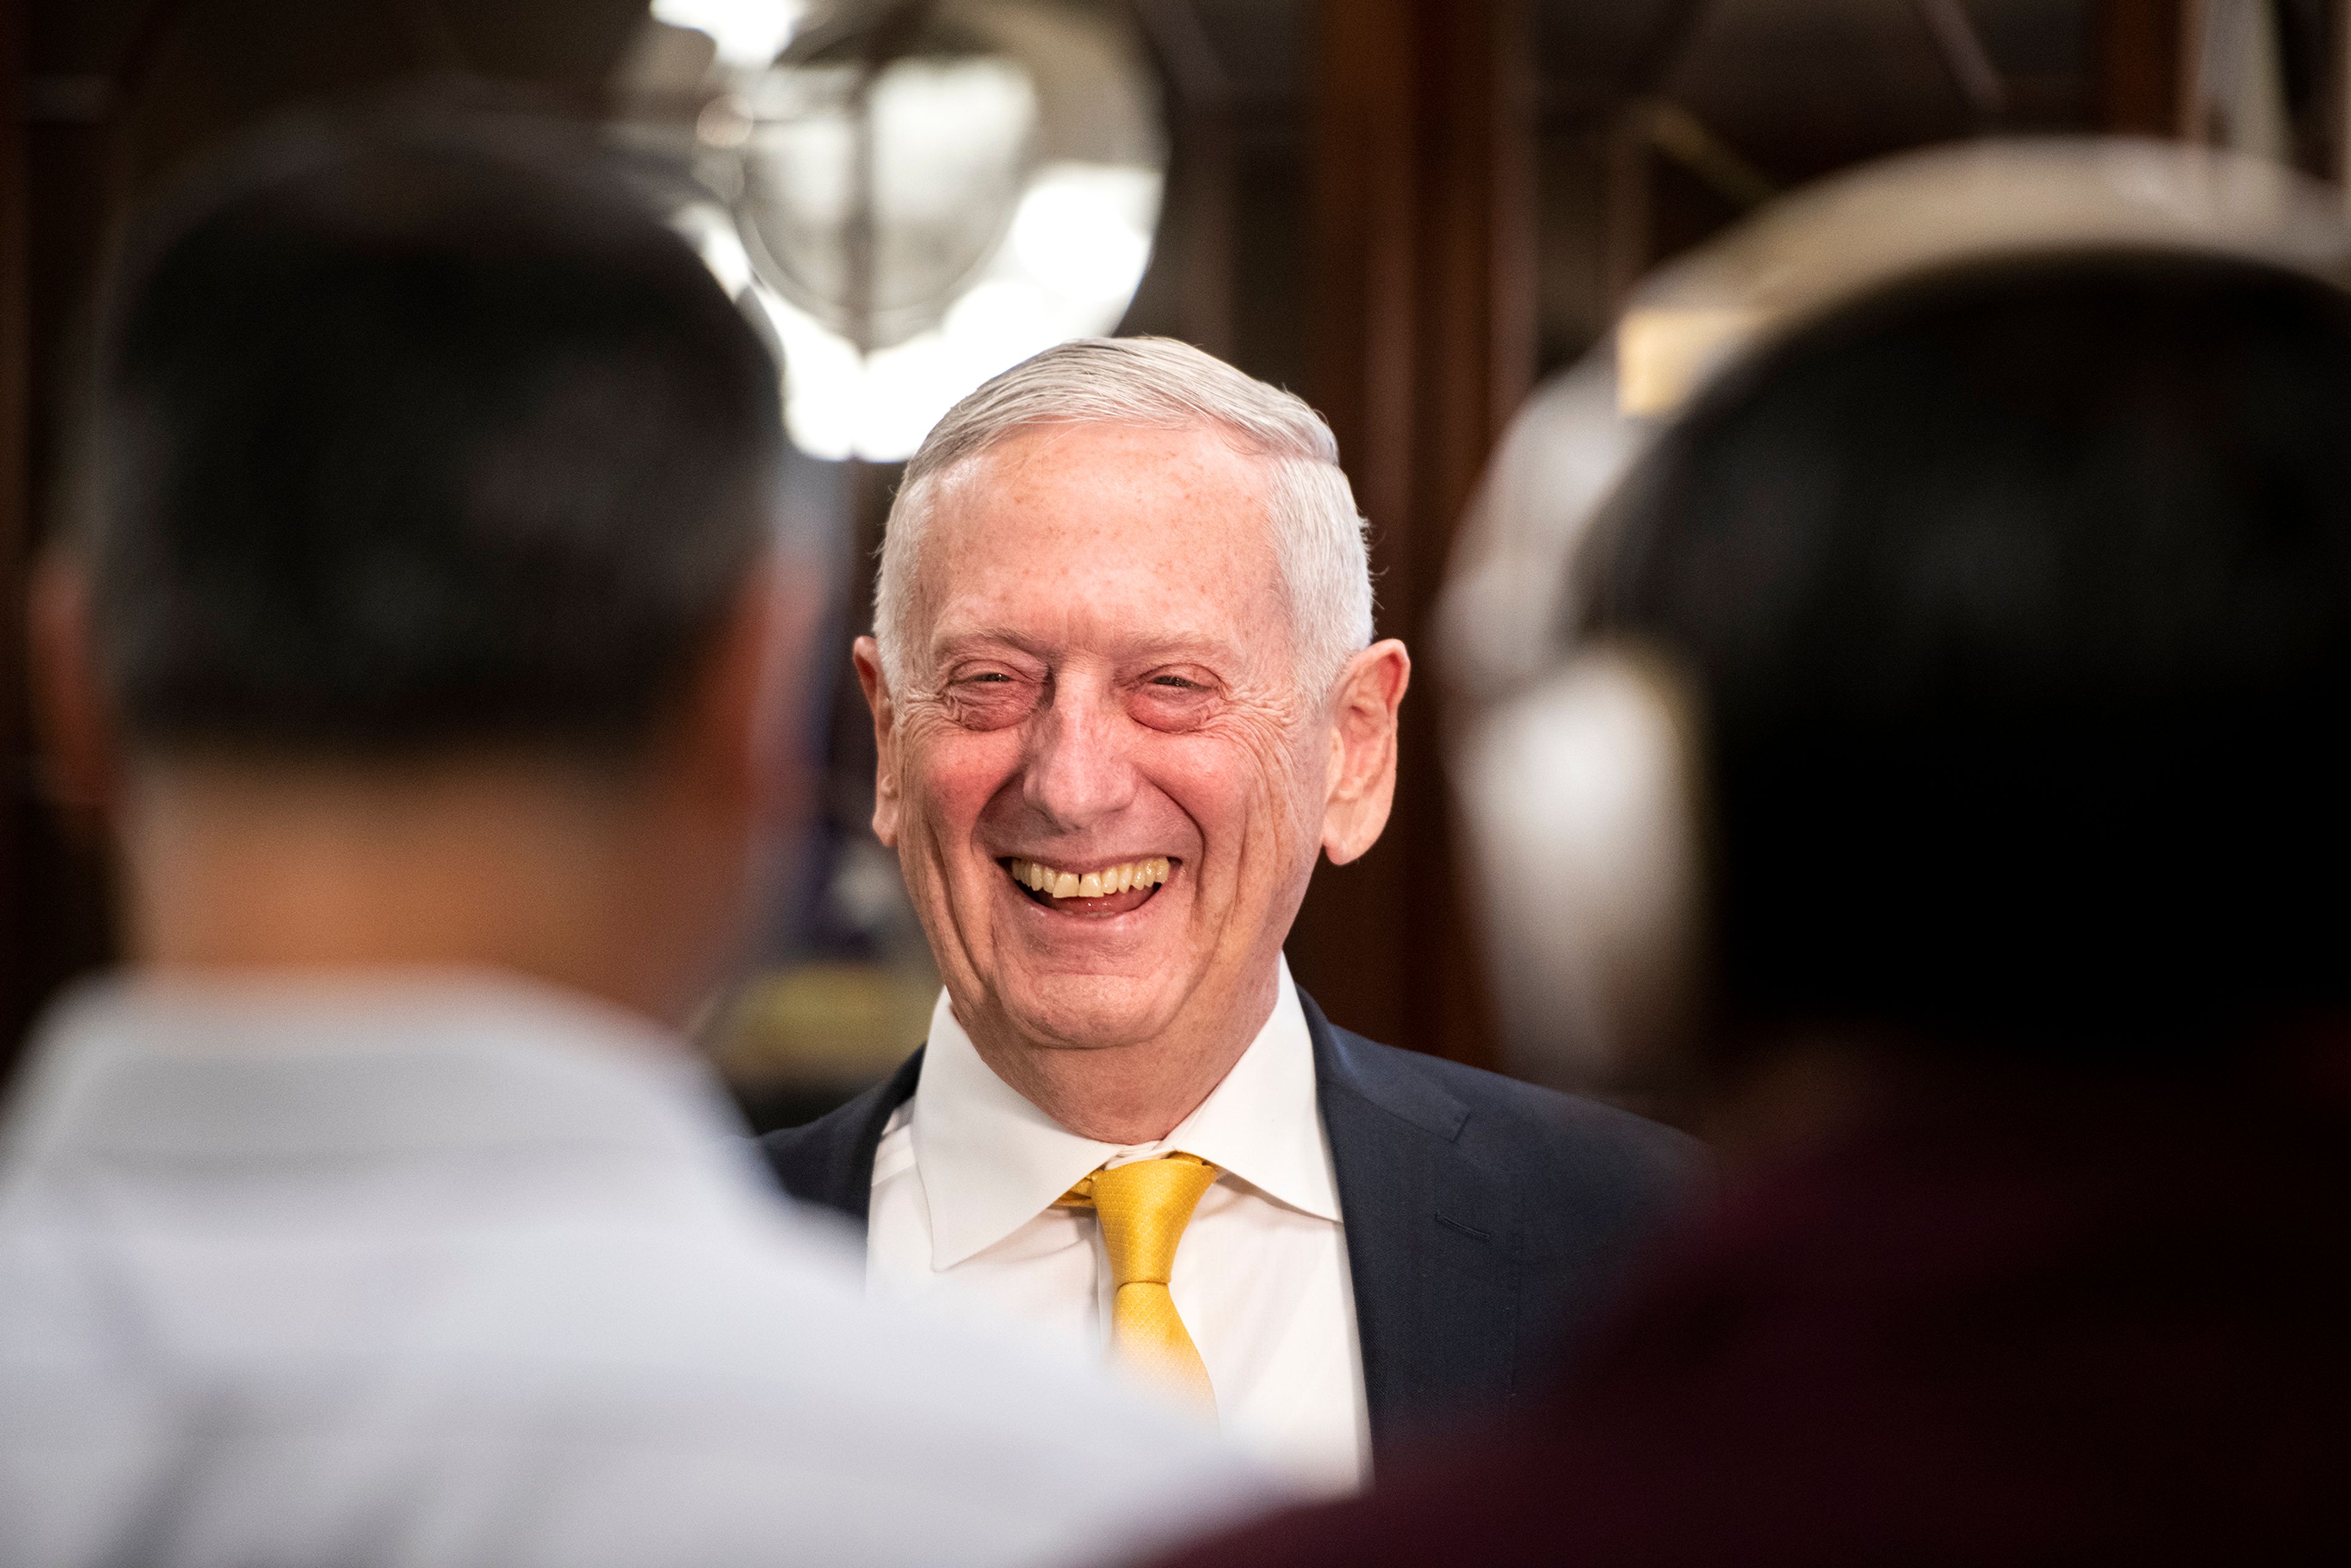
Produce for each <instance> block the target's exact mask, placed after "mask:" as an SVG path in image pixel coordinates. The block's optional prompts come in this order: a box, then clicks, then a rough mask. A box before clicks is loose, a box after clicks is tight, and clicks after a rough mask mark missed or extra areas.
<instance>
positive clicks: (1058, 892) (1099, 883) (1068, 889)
mask: <svg viewBox="0 0 2351 1568" xmlns="http://www.w3.org/2000/svg"><path fill="white" fill-rule="evenodd" d="M996 863H997V864H998V865H1000V866H1002V867H1003V868H1004V873H1005V874H1006V875H1007V876H1008V877H1010V878H1011V879H1012V885H1013V886H1015V887H1017V888H1019V890H1020V891H1021V893H1022V894H1024V895H1026V896H1027V898H1028V899H1029V903H1031V904H1037V905H1038V906H1040V908H1045V909H1050V910H1051V911H1053V913H1055V914H1056V915H1124V914H1125V913H1126V912H1127V911H1128V910H1130V909H1140V908H1142V907H1143V906H1144V904H1148V903H1150V902H1151V900H1152V899H1153V898H1154V897H1155V896H1157V894H1158V893H1159V890H1160V889H1161V888H1163V887H1165V885H1167V883H1168V881H1169V879H1171V878H1172V877H1174V876H1175V872H1176V870H1177V868H1178V867H1180V866H1182V865H1183V863H1184V862H1182V861H1179V860H1172V859H1170V858H1169V857H1167V856H1165V855H1152V856H1148V857H1146V858H1144V859H1143V860H1138V861H1127V862H1123V863H1121V864H1119V865H1113V866H1097V867H1094V868H1092V870H1088V871H1078V870H1075V869H1072V868H1070V867H1064V866H1051V865H1047V864H1045V863H1044V862H1041V861H1030V860H1022V859H1020V858H1019V856H1017V855H1008V856H1007V857H1005V858H1004V859H1002V860H999V861H998V862H996Z"/></svg>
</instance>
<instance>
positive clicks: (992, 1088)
mask: <svg viewBox="0 0 2351 1568" xmlns="http://www.w3.org/2000/svg"><path fill="white" fill-rule="evenodd" d="M1279 967H1280V973H1279V976H1278V983H1277V988H1276V994H1275V998H1274V1004H1273V1011H1272V1013H1271V1014H1270V1016H1269V1017H1268V1018H1267V1019H1266V1020H1265V1024H1264V1026H1263V1027H1262V1028H1260V1029H1259V1030H1258V1032H1257V1038H1256V1039H1255V1040H1251V1041H1250V1042H1249V1049H1248V1050H1247V1051H1243V1052H1242V1053H1241V1057H1240V1060H1239V1061H1237V1062H1235V1063H1234V1064H1233V1066H1232V1070H1231V1071H1228V1072H1227V1073H1226V1074H1225V1077H1224V1081H1223V1082H1220V1083H1218V1084H1217V1086H1216V1088H1215V1089H1213V1090H1211V1091H1210V1092H1209V1094H1208V1097H1207V1099H1206V1100H1204V1101H1202V1102H1201V1103H1200V1104H1199V1106H1198V1108H1197V1109H1196V1110H1195V1111H1194V1112H1193V1113H1191V1114H1190V1115H1189V1116H1186V1118H1185V1119H1184V1121H1183V1122H1182V1124H1180V1125H1178V1126H1177V1127H1176V1128H1175V1131H1174V1132H1172V1133H1170V1134H1167V1136H1165V1138H1162V1139H1160V1140H1158V1141H1157V1142H1156V1143H1152V1144H1141V1145H1123V1144H1105V1143H1101V1142H1098V1141H1096V1140H1094V1139H1092V1138H1084V1137H1081V1136H1079V1135H1078V1134H1075V1133H1072V1132H1071V1131H1070V1130H1069V1129H1068V1128H1066V1127H1063V1126H1062V1125H1061V1124H1060V1123H1058V1122H1055V1121H1054V1120H1053V1119H1052V1118H1051V1117H1050V1116H1048V1115H1046V1114H1045V1113H1044V1112H1042V1111H1040V1110H1039V1109H1038V1108H1037V1107H1036V1106H1034V1105H1032V1104H1030V1103H1029V1102H1028V1101H1027V1100H1026V1099H1024V1098H1022V1096H1021V1095H1020V1094H1019V1092H1018V1091H1016V1090H1015V1089H1013V1088H1012V1086H1011V1085H1009V1084H1008V1083H1006V1082H1004V1081H1003V1080H1002V1079H1001V1078H998V1076H997V1075H996V1072H995V1070H994V1069H992V1068H990V1067H989V1066H988V1065H987V1062H985V1061H982V1060H981V1059H980V1055H979V1051H978V1049H977V1047H976V1046H974V1045H973V1044H972V1041H971V1037H970V1036H969V1035H968V1034H967V1033H965V1032H964V1028H963V1025H962V1024H960V1023H958V1022H957V1021H956V1016H955V1011H954V1009H953V1008H952V1007H951V1006H950V1005H949V1004H948V1001H947V998H946V992H944V991H942V992H941V993H940V994H939V999H938V1003H937V1005H936V1006H935V1007H934V1008H933V1009H931V1033H930V1040H929V1041H928V1043H927V1044H926V1046H925V1050H924V1052H923V1070H922V1077H921V1080H920V1081H919V1082H917V1083H916V1084H915V1086H914V1102H913V1105H912V1107H911V1113H910V1119H909V1124H910V1129H911V1131H912V1133H913V1135H914V1163H915V1165H916V1167H917V1168H918V1169H919V1170H920V1171H921V1172H922V1177H923V1193H924V1197H925V1201H926V1203H927V1205H928V1207H929V1210H930V1218H931V1267H933V1268H934V1269H950V1268H953V1267H954V1266H955V1265H956V1264H957V1263H960V1262H962V1261H963V1260H966V1259H967V1258H970V1257H972V1256H974V1255H976V1254H977V1253H979V1252H982V1251H985V1250H986V1249H988V1248H990V1247H993V1246H994V1245H996V1243H998V1241H1001V1240H1003V1239H1005V1238H1006V1237H1008V1236H1009V1235H1011V1234H1012V1233H1013V1232H1014V1231H1016V1230H1018V1229H1019V1228H1021V1227H1022V1226H1023V1225H1026V1224H1027V1223H1029V1220H1031V1219H1033V1218H1036V1217H1037V1216H1038V1215H1040V1214H1041V1213H1043V1212H1044V1211H1045V1209H1047V1208H1048V1207H1050V1206H1051V1205H1052V1202H1053V1200H1054V1199H1056V1198H1058V1197H1061V1195H1062V1194H1063V1193H1065V1192H1067V1191H1068V1190H1069V1189H1070V1187H1071V1185H1072V1184H1073V1183H1075V1182H1076V1181H1077V1180H1078V1178H1079V1177H1081V1176H1085V1175H1087V1174H1088V1173H1089V1172H1092V1171H1094V1170H1097V1169H1099V1168H1100V1167H1102V1166H1105V1165H1123V1164H1125V1163H1126V1162H1127V1161H1129V1160H1133V1159H1148V1158H1151V1157H1152V1156H1154V1155H1160V1154H1165V1153H1168V1152H1170V1151H1173V1150H1176V1149H1181V1150H1183V1151H1184V1152H1186V1153H1187V1154H1193V1155H1199V1156H1200V1158H1202V1159H1204V1160H1207V1162H1208V1163H1209V1164H1210V1165H1213V1166H1219V1167H1221V1168H1222V1169H1223V1170H1225V1171H1226V1172H1228V1173H1229V1175H1230V1176H1233V1177H1236V1178H1238V1179H1239V1180H1240V1181H1242V1182H1244V1183H1246V1184H1247V1185H1248V1186H1252V1187H1254V1188H1256V1189H1257V1190H1259V1192H1261V1193H1263V1194H1264V1195H1265V1196H1266V1197H1270V1198H1271V1199H1273V1200H1274V1201H1275V1202H1277V1203H1280V1204H1284V1205H1286V1206H1288V1207H1291V1208H1295V1209H1299V1210H1301V1211H1302V1212H1304V1213H1307V1214H1311V1215H1313V1216H1315V1217H1317V1218H1322V1219H1328V1220H1332V1221H1333V1222H1336V1221H1337V1219H1338V1218H1339V1185H1338V1180H1337V1177H1336V1176H1335V1175H1334V1174H1333V1171H1332V1165H1331V1151H1330V1145H1329V1143H1328V1141H1327V1140H1326V1139H1325V1138H1324V1136H1323V1132H1322V1112H1321V1109H1320V1107H1319V1106H1318V1104H1317V1103H1316V1100H1315V1093H1314V1047H1313V1040H1312V1038H1311V1036H1310V1035H1309V1034H1308V1032H1307V1029H1306V1010H1305V1009H1304V1008H1302V1007H1301V1006H1300V1005H1299V1001H1298V988H1297V987H1296V985H1294V984H1293V983H1292V982H1291V980H1290V966H1289V964H1288V963H1287V962H1280V965H1279Z"/></svg>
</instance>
